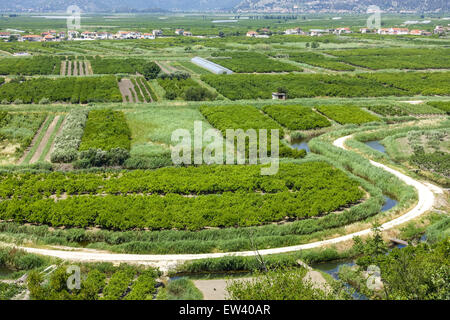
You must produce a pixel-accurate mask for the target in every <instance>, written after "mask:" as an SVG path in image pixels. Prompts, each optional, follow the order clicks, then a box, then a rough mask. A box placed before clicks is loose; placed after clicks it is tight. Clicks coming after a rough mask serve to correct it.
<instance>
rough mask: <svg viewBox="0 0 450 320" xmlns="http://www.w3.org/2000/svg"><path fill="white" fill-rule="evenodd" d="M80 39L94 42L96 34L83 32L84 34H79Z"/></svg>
mask: <svg viewBox="0 0 450 320" xmlns="http://www.w3.org/2000/svg"><path fill="white" fill-rule="evenodd" d="M81 38H83V39H89V40H94V39H95V38H97V33H96V32H90V31H84V32H82V33H81Z"/></svg>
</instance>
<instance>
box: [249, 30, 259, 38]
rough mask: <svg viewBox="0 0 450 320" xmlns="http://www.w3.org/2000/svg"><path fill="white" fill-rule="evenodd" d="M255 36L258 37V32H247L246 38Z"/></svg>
mask: <svg viewBox="0 0 450 320" xmlns="http://www.w3.org/2000/svg"><path fill="white" fill-rule="evenodd" d="M257 35H258V32H256V31H249V32H247V37H252V38H255V37H256V36H257Z"/></svg>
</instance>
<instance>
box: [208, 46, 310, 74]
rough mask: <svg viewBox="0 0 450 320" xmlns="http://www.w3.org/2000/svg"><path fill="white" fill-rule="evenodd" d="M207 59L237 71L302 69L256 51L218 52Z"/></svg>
mask: <svg viewBox="0 0 450 320" xmlns="http://www.w3.org/2000/svg"><path fill="white" fill-rule="evenodd" d="M217 56H218V57H216V58H212V59H209V60H210V61H212V62H214V63H217V64H218V65H221V66H223V67H225V68H228V69H230V70H232V71H234V72H237V73H271V72H292V71H302V69H301V68H300V67H297V66H294V65H291V64H288V63H284V62H281V61H277V60H274V59H270V58H268V57H267V56H266V55H264V54H261V53H256V52H231V51H227V52H219V53H217Z"/></svg>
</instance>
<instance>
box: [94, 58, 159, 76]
mask: <svg viewBox="0 0 450 320" xmlns="http://www.w3.org/2000/svg"><path fill="white" fill-rule="evenodd" d="M89 62H90V63H91V66H92V71H93V72H94V73H95V74H119V73H122V74H136V73H140V74H142V73H143V72H144V66H145V65H146V64H148V63H154V62H150V61H148V60H145V59H136V58H124V59H112V58H101V57H94V58H93V59H90V60H89Z"/></svg>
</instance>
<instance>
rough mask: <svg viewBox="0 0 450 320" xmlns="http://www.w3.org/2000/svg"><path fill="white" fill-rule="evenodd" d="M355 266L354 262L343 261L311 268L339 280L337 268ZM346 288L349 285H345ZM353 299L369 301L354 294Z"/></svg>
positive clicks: (313, 265)
mask: <svg viewBox="0 0 450 320" xmlns="http://www.w3.org/2000/svg"><path fill="white" fill-rule="evenodd" d="M354 265H355V262H354V261H353V260H344V261H338V262H325V263H318V264H312V265H311V267H312V268H314V269H317V270H320V271H323V272H325V273H328V274H329V275H330V276H332V277H333V279H335V280H339V268H341V267H344V266H348V267H352V266H354ZM345 286H346V287H347V288H350V285H349V284H345ZM352 296H353V298H354V299H356V300H369V299H368V298H367V297H366V296H365V295H363V294H361V293H358V292H355V293H354V294H353V295H352Z"/></svg>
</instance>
